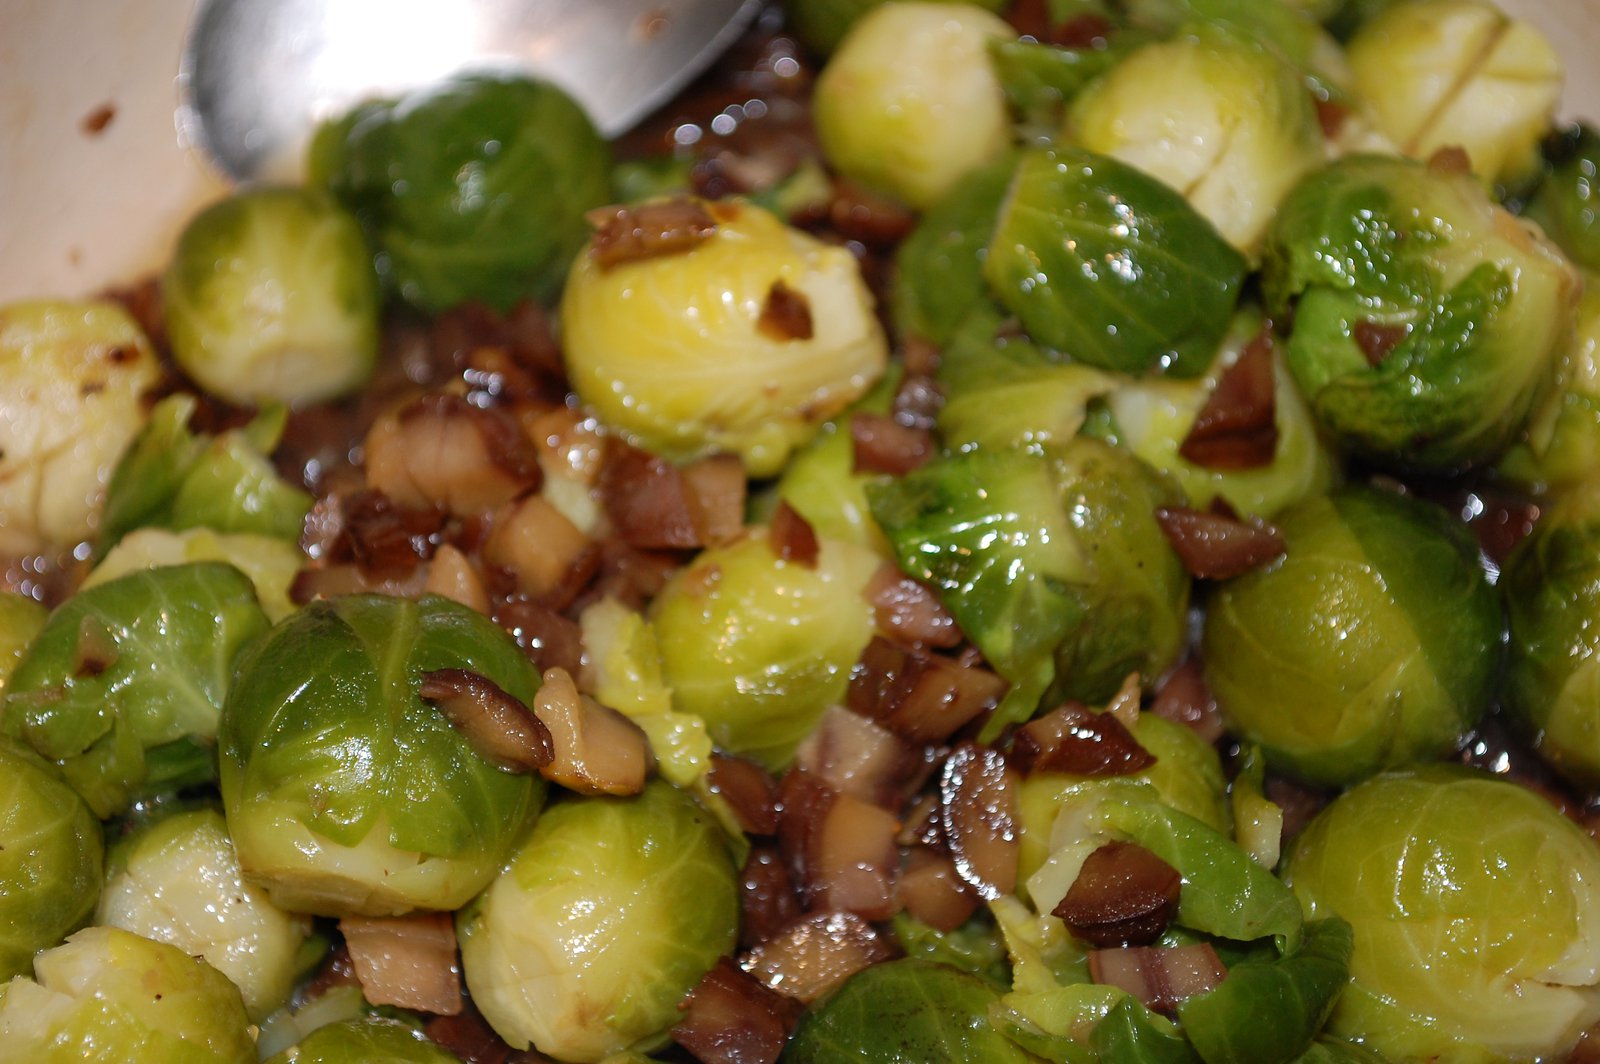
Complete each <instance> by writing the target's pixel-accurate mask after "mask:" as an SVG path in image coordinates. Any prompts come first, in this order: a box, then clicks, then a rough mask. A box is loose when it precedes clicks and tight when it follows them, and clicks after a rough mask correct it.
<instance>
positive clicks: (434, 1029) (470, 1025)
mask: <svg viewBox="0 0 1600 1064" xmlns="http://www.w3.org/2000/svg"><path fill="white" fill-rule="evenodd" d="M422 1032H423V1033H424V1034H425V1035H427V1036H428V1039H429V1041H431V1042H433V1043H434V1044H436V1045H438V1046H441V1047H442V1048H444V1049H447V1050H449V1051H450V1052H452V1053H454V1054H455V1055H456V1056H457V1057H459V1058H460V1059H461V1064H549V1058H547V1057H545V1056H543V1055H541V1054H539V1053H536V1052H534V1051H533V1050H531V1049H528V1050H520V1051H519V1050H515V1049H512V1048H511V1047H510V1046H508V1045H506V1043H505V1042H504V1041H503V1040H502V1039H501V1037H500V1036H499V1035H497V1034H495V1033H494V1028H492V1027H490V1026H489V1021H488V1020H486V1019H484V1018H483V1014H482V1013H480V1012H479V1011H478V1010H477V1009H476V1008H474V1007H473V1005H472V1002H471V1001H468V1002H467V1003H466V1007H465V1008H463V1009H462V1010H461V1011H460V1012H458V1013H456V1014H455V1015H454V1016H435V1017H433V1018H432V1019H430V1020H428V1022H427V1023H426V1024H424V1025H423V1028H422Z"/></svg>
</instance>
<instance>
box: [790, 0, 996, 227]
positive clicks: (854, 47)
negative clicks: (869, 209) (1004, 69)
mask: <svg viewBox="0 0 1600 1064" xmlns="http://www.w3.org/2000/svg"><path fill="white" fill-rule="evenodd" d="M1015 36H1016V31H1015V30H1013V29H1012V28H1011V27H1010V26H1009V25H1008V24H1007V23H1006V22H1005V20H1004V19H1002V18H1000V17H999V16H998V15H995V14H992V13H991V12H989V11H985V10H983V9H982V8H980V7H977V6H975V5H973V4H970V3H965V4H950V3H929V2H926V0H903V2H899V3H890V4H883V5H882V6H879V7H875V8H874V9H873V10H872V11H870V12H868V13H867V14H866V15H864V16H863V17H862V18H861V19H860V21H858V22H856V23H855V25H853V26H852V27H851V28H850V32H849V33H847V34H846V35H845V38H844V40H843V41H842V42H841V43H840V45H839V49H838V51H836V52H835V53H834V54H833V58H831V59H830V60H828V64H827V66H825V67H823V68H822V73H821V74H820V75H819V76H818V77H817V84H816V89H815V90H814V92H813V93H812V101H811V102H812V111H813V117H814V118H815V120H816V125H817V139H818V140H819V141H820V142H821V144H822V153H823V155H824V156H826V158H827V160H828V162H829V163H830V164H832V166H833V168H834V169H835V170H837V171H839V172H840V173H841V174H844V175H845V176H847V177H850V178H854V179H855V180H857V181H860V182H861V183H862V184H863V185H866V186H868V187H870V188H874V189H877V190H879V191H881V192H886V193H888V194H889V195H891V196H894V197H895V198H897V199H899V200H901V201H902V202H904V203H907V204H909V205H911V206H912V207H916V208H924V207H929V206H932V205H933V204H934V203H936V202H938V200H939V198H940V197H942V196H943V195H944V194H945V193H946V192H948V191H949V190H950V188H951V186H953V185H954V184H955V183H956V182H957V181H959V180H960V179H961V178H962V177H963V176H964V175H965V174H967V173H970V172H971V171H973V170H975V169H977V168H978V167H980V166H982V165H983V164H984V163H987V162H989V161H990V160H991V159H993V158H994V157H995V156H997V155H999V154H1001V153H1002V152H1004V151H1005V149H1006V147H1007V146H1008V145H1009V144H1010V141H1011V128H1010V118H1009V116H1008V115H1007V114H1006V100H1005V93H1004V91H1002V90H1001V88H1000V81H999V79H998V78H996V77H995V73H994V68H993V66H991V65H990V63H989V51H988V45H989V42H990V41H1003V40H1009V39H1011V38H1014V37H1015Z"/></svg>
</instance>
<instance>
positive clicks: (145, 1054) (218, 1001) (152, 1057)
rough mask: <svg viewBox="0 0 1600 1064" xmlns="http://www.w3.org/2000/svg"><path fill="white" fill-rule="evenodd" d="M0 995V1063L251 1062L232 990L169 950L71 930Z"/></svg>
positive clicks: (246, 1026)
mask: <svg viewBox="0 0 1600 1064" xmlns="http://www.w3.org/2000/svg"><path fill="white" fill-rule="evenodd" d="M33 969H34V976H35V977H34V978H33V979H29V978H27V977H26V976H18V977H17V978H15V979H13V980H12V981H11V982H10V983H8V984H5V985H4V987H0V1056H3V1057H4V1059H6V1060H12V1061H18V1062H21V1061H27V1062H29V1064H68V1062H69V1061H76V1062H80V1064H255V1060H256V1050H255V1043H254V1042H253V1041H252V1040H251V1037H250V1021H249V1019H248V1018H247V1017H246V1016H245V1012H244V1005H243V1004H242V1003H241V1002H240V1000H239V991H238V988H236V987H235V986H234V985H233V984H232V983H230V982H228V980H227V978H226V977H224V976H223V975H222V974H221V973H220V972H218V971H217V970H216V969H215V968H213V967H211V965H209V964H207V963H206V962H205V961H203V960H200V959H198V958H196V957H191V956H189V955H188V954H187V953H184V952H183V951H182V950H181V949H178V948H177V947H176V946H169V945H167V944H166V943H165V942H153V941H151V940H150V939H148V938H144V937H143V936H140V935H135V934H132V933H131V932H128V931H123V930H121V929H119V928H115V927H90V928H86V929H85V930H83V931H79V932H78V933H77V934H75V935H73V936H72V937H71V938H69V939H67V941H66V942H65V943H63V944H62V945H60V946H57V947H56V948H55V949H52V950H47V951H45V952H44V953H41V954H39V955H38V956H37V957H35V958H34V961H33Z"/></svg>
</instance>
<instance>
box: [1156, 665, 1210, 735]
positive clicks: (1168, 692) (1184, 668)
mask: <svg viewBox="0 0 1600 1064" xmlns="http://www.w3.org/2000/svg"><path fill="white" fill-rule="evenodd" d="M1150 712H1151V713H1154V714H1155V715H1156V716H1158V717H1164V718H1165V719H1167V720H1170V721H1172V723H1174V724H1182V725H1183V726H1184V727H1186V728H1188V729H1189V730H1190V731H1192V732H1194V733H1195V734H1196V735H1198V736H1199V737H1200V738H1201V739H1203V740H1204V741H1205V743H1206V745H1208V746H1209V745H1211V744H1212V743H1215V742H1216V741H1217V740H1218V739H1220V738H1222V732H1223V726H1222V714H1221V713H1219V712H1218V711H1217V700H1216V699H1215V698H1213V697H1211V688H1209V687H1207V686H1206V678H1205V673H1204V672H1203V671H1202V670H1201V668H1200V662H1199V661H1198V660H1197V659H1195V658H1187V659H1185V660H1184V662H1183V663H1182V664H1181V665H1179V666H1178V667H1177V668H1175V669H1173V670H1172V671H1171V672H1169V673H1168V674H1167V676H1166V678H1165V679H1163V680H1162V681H1161V686H1160V687H1158V688H1156V693H1155V698H1154V699H1153V700H1152V701H1151V703H1150Z"/></svg>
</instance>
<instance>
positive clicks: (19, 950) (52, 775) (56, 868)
mask: <svg viewBox="0 0 1600 1064" xmlns="http://www.w3.org/2000/svg"><path fill="white" fill-rule="evenodd" d="M104 852H105V844H104V843H103V842H102V841H101V837H100V824H99V822H97V821H96V820H95V818H94V815H93V814H92V813H90V812H89V807H88V806H86V805H84V804H83V800H82V799H81V798H79V797H78V796H77V794H75V793H74V792H73V790H72V788H71V787H68V786H67V785H66V784H65V783H64V782H62V780H61V777H60V776H59V774H58V773H57V772H56V771H55V769H54V768H53V767H52V766H50V765H48V764H46V763H45V762H44V761H43V759H41V758H39V757H37V756H36V755H35V754H34V753H33V752H32V751H30V750H26V749H24V748H23V747H21V746H19V745H16V744H13V743H12V742H11V741H10V740H7V739H0V984H3V983H4V982H5V980H8V979H10V978H11V977H12V976H16V975H24V974H26V973H27V972H29V971H32V968H33V955H34V954H35V953H37V952H39V951H40V950H42V949H49V948H50V947H51V946H54V945H56V944H57V943H59V942H60V941H61V940H62V939H63V938H65V937H66V935H67V933H68V932H70V931H75V930H77V928H79V927H80V926H82V925H83V924H84V923H85V922H86V921H87V920H88V919H89V914H90V913H92V912H94V902H95V898H96V897H97V896H98V895H99V893H100V877H101V871H100V869H101V862H102V860H103V856H104ZM0 1055H3V1054H0Z"/></svg>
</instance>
